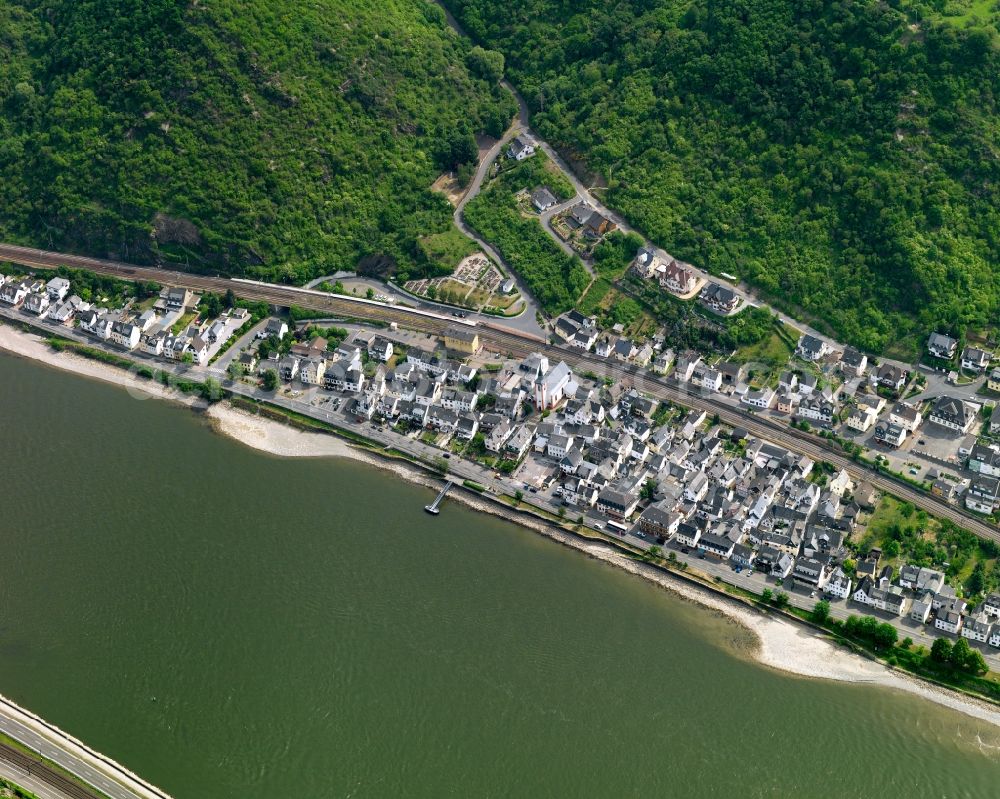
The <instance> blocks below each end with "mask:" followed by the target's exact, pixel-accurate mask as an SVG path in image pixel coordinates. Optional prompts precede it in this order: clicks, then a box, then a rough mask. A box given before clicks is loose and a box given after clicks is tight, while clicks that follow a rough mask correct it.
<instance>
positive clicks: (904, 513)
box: [853, 497, 998, 596]
mask: <svg viewBox="0 0 1000 799" xmlns="http://www.w3.org/2000/svg"><path fill="white" fill-rule="evenodd" d="M872 546H879V547H881V548H882V552H883V561H884V562H885V563H888V564H891V565H892V566H894V567H895V568H896V569H898V568H899V567H900V566H902V565H903V564H904V563H913V564H916V565H920V566H930V567H933V568H937V569H941V570H942V571H944V572H945V573H946V574H947V575H948V581H949V582H950V583H952V584H953V585H954V586H955V587H956V589H957V590H959V591H961V590H962V587H963V586H964V587H965V588H966V589H967V594H966V595H967V596H969V589H974V588H975V586H970V585H969V580H970V578H971V577H972V574H973V572H974V571H975V569H976V567H977V565H979V564H980V563H981V564H982V570H983V571H984V573H985V575H986V586H985V587H986V588H987V589H990V588H993V587H996V585H997V577H998V575H997V573H996V561H997V551H996V547H995V545H993V544H991V543H990V542H987V541H983V540H982V539H979V538H977V537H976V536H974V535H973V534H972V533H970V532H968V531H966V530H962V529H961V528H959V527H957V526H956V525H954V524H952V523H951V522H949V521H947V520H942V519H938V518H936V517H933V516H928V514H927V513H925V512H924V511H919V510H915V509H914V507H913V506H912V505H911V504H910V503H908V502H902V501H900V500H898V499H895V498H893V497H883V498H882V501H881V502H880V503H879V506H878V508H876V510H875V512H874V513H873V514H872V517H871V520H870V521H869V523H868V527H867V529H866V530H865V532H864V533H863V534H862V535H861V536H860V538H858V540H857V542H856V543H855V544H854V545H853V548H854V549H855V550H856V551H857V552H858V554H861V555H863V554H865V553H867V552H868V550H869V549H871V547H872ZM971 593H973V594H974V593H976V592H975V591H974V590H973V591H971Z"/></svg>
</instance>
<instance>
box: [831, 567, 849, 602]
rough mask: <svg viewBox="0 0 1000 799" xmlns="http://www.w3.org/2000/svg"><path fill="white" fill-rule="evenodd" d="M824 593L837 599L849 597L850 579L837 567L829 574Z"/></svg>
mask: <svg viewBox="0 0 1000 799" xmlns="http://www.w3.org/2000/svg"><path fill="white" fill-rule="evenodd" d="M826 592H827V593H828V594H829V595H830V596H833V597H836V598H837V599H847V597H849V596H850V595H851V578H850V577H848V576H847V575H846V574H844V571H843V569H841V568H840V567H839V566H838V567H837V568H835V569H834V570H833V571H832V572H831V573H830V578H829V579H828V580H827V582H826Z"/></svg>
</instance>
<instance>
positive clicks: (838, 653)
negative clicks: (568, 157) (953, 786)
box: [208, 403, 1000, 727]
mask: <svg viewBox="0 0 1000 799" xmlns="http://www.w3.org/2000/svg"><path fill="white" fill-rule="evenodd" d="M208 416H209V417H210V418H211V419H212V422H213V426H214V427H215V428H216V430H218V431H219V432H221V433H223V434H225V435H228V436H231V437H233V438H235V439H237V440H239V441H241V442H242V443H244V444H246V445H247V446H250V447H253V448H254V449H258V450H263V451H266V452H269V453H271V454H273V455H280V456H285V457H349V458H354V459H357V460H362V461H364V462H366V463H370V464H372V465H375V466H378V467H380V468H384V469H388V470H391V471H392V472H394V473H395V474H398V475H400V476H402V477H404V478H405V479H407V480H411V481H413V482H416V483H419V484H421V485H426V486H429V487H436V486H437V482H436V481H435V480H433V479H432V478H431V477H430V476H429V475H427V474H426V473H425V472H423V471H422V470H420V469H418V468H416V467H413V466H410V465H408V464H405V463H401V462H392V461H388V460H385V459H383V458H379V457H377V456H374V455H370V454H368V453H366V452H363V451H362V450H359V449H358V448H356V447H353V446H351V445H350V444H349V443H347V442H344V441H342V440H339V439H337V438H335V437H333V436H330V435H326V434H323V433H311V432H306V431H302V430H297V429H295V428H292V427H289V426H288V425H285V424H282V423H281V422H278V421H274V420H271V419H266V418H263V417H260V416H255V415H253V414H250V413H248V412H246V411H242V410H237V409H235V408H233V407H231V406H228V405H227V404H225V403H218V404H216V405H213V406H212V407H211V408H210V409H209V410H208ZM449 499H456V500H458V501H460V502H463V503H465V504H466V505H468V506H470V507H472V508H474V509H476V510H479V511H483V512H485V513H491V514H493V515H496V516H500V517H502V518H504V519H506V520H508V521H511V520H512V519H511V516H510V513H509V512H508V513H504V512H503V511H504V509H503V508H501V507H498V506H497V505H496V504H494V503H493V502H490V501H489V500H486V499H479V498H476V497H474V496H471V495H469V494H468V493H465V492H453V493H452V494H451V496H450V497H449ZM513 521H515V522H517V523H519V524H522V525H524V526H526V527H530V528H531V529H533V530H535V531H537V532H539V533H542V534H543V535H545V536H546V537H548V538H551V539H552V540H554V541H558V542H559V543H561V544H564V545H566V546H569V547H572V548H573V549H576V550H578V551H580V552H583V553H585V554H586V555H589V556H590V557H592V558H596V559H598V560H601V561H603V562H605V563H608V564H610V565H612V566H615V567H617V568H620V569H623V570H625V571H627V572H629V573H631V574H634V575H637V576H639V577H642V578H643V579H646V580H649V581H650V582H652V583H654V584H655V585H657V586H659V587H661V588H664V589H666V590H668V591H670V592H671V593H674V594H676V595H677V596H678V597H680V598H682V599H685V600H688V601H692V602H696V603H697V604H699V605H702V606H704V607H706V608H709V609H711V610H714V611H716V612H718V613H721V614H724V615H725V616H726V617H727V618H728V619H730V620H731V621H733V622H734V623H736V624H739V625H740V626H742V627H744V628H746V629H747V630H749V631H750V632H751V633H752V634H753V635H754V637H755V638H756V640H757V647H756V650H755V652H754V656H755V659H756V660H757V661H758V662H760V663H762V664H763V665H765V666H769V667H771V668H774V669H778V670H780V671H784V672H788V673H791V674H796V675H799V676H803V677H812V678H818V679H825V680H837V681H840V682H851V683H865V684H870V685H878V686H882V687H886V688H892V689H896V690H901V691H906V692H908V693H912V694H916V695H918V696H921V697H923V698H924V699H927V700H929V701H931V702H935V703H937V704H939V705H943V706H945V707H949V708H952V709H953V710H957V711H959V712H961V713H964V714H966V715H968V716H972V717H973V718H976V719H979V720H982V721H986V722H988V723H990V724H994V725H996V726H998V727H1000V709H998V708H996V707H994V706H992V705H990V704H989V703H987V702H980V701H977V700H976V699H973V698H971V697H966V696H963V695H961V694H958V693H955V692H952V691H948V690H946V689H942V688H938V687H936V686H934V685H931V684H930V683H926V682H924V681H922V680H919V679H917V678H915V677H910V676H908V675H907V674H905V673H903V672H899V671H895V670H892V669H889V668H887V667H885V666H883V665H882V664H881V663H878V662H876V661H874V660H868V659H867V658H864V657H861V656H859V655H856V654H854V653H852V652H849V651H847V650H845V649H842V648H840V647H838V646H837V645H835V644H834V643H833V642H831V641H829V640H828V639H826V638H825V637H823V636H822V635H820V634H819V633H817V632H815V631H813V630H811V629H809V628H808V627H805V626H802V625H799V624H795V623H793V622H791V621H787V620H785V619H782V618H779V617H775V616H772V615H770V614H767V613H763V612H760V611H757V610H755V609H753V608H751V607H748V606H747V605H744V604H743V603H742V602H739V601H737V600H735V599H729V598H727V597H725V596H721V595H719V594H717V593H715V592H713V591H711V590H709V589H708V588H700V587H698V586H694V585H691V584H690V583H688V582H686V581H684V580H681V579H679V578H677V577H675V576H673V575H671V574H670V573H668V572H664V571H662V570H661V569H657V568H654V567H652V566H650V565H648V564H645V563H640V562H637V561H634V560H632V559H630V558H628V557H626V556H625V555H623V554H621V553H620V552H619V551H617V550H616V549H614V548H613V547H611V546H609V545H606V544H603V543H600V542H596V541H595V542H589V541H585V540H581V539H580V538H578V537H576V536H574V535H571V534H569V533H567V532H565V531H563V530H560V529H558V528H557V527H554V526H552V525H548V524H546V523H545V522H543V521H541V520H537V519H531V518H528V517H526V516H519V517H518V518H517V519H514V520H513Z"/></svg>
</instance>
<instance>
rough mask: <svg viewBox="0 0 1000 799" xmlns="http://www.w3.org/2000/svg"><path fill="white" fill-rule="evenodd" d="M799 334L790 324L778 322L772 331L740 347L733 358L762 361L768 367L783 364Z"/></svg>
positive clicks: (747, 361) (753, 361)
mask: <svg viewBox="0 0 1000 799" xmlns="http://www.w3.org/2000/svg"><path fill="white" fill-rule="evenodd" d="M800 335H801V334H800V333H799V331H798V330H796V329H795V328H794V327H792V326H791V325H787V324H785V323H784V322H779V323H777V324H776V325H775V329H774V333H772V334H771V335H770V336H768V337H767V338H765V339H764V340H763V341H760V342H758V343H756V344H751V345H749V346H746V347H740V348H739V349H738V350H736V354H735V355H734V356H733V358H734V359H735V360H737V361H740V362H742V363H763V364H767V366H768V367H772V368H778V367H781V366H784V365H785V364H786V363H787V362H788V359H789V358H790V357H792V353H794V352H795V345H796V343H797V342H798V339H799V336H800Z"/></svg>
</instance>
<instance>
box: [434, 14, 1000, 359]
mask: <svg viewBox="0 0 1000 799" xmlns="http://www.w3.org/2000/svg"><path fill="white" fill-rule="evenodd" d="M447 4H448V5H449V7H450V8H452V9H453V11H454V12H455V14H456V16H457V17H458V18H459V20H460V21H461V22H462V24H463V25H464V26H465V27H466V29H467V30H468V32H469V33H470V35H472V36H473V37H474V38H476V39H477V40H478V41H479V42H480V43H481V44H483V45H484V46H487V47H491V48H495V49H498V50H500V51H502V52H503V53H504V54H505V56H506V58H507V70H508V74H509V76H510V77H511V78H512V80H513V81H514V82H515V83H516V84H517V85H518V87H519V89H520V90H521V91H522V93H523V95H524V96H525V99H526V100H527V102H528V103H529V105H530V106H531V110H532V122H533V125H534V126H535V127H536V128H537V129H538V131H539V132H540V133H541V135H543V136H544V137H546V138H547V139H549V140H550V141H551V142H552V143H553V144H555V145H556V146H558V147H560V148H562V149H563V150H564V151H566V152H568V153H569V154H571V155H575V156H578V157H579V158H580V159H582V161H583V162H584V163H585V164H586V165H587V167H589V168H590V169H592V170H593V171H594V172H596V173H599V174H600V175H602V176H603V177H604V179H605V180H606V181H607V183H608V190H607V193H606V198H607V200H608V201H609V202H610V204H612V205H614V206H616V207H617V208H619V209H620V210H622V211H623V212H624V213H625V215H626V216H627V217H628V218H629V219H630V220H632V221H634V222H635V223H636V224H637V225H638V226H639V227H640V228H641V229H643V230H645V232H647V233H648V234H649V235H650V236H651V237H652V238H653V239H654V240H656V241H657V242H658V243H660V244H662V245H664V246H666V247H667V248H669V249H670V250H671V251H672V252H674V253H675V254H676V255H678V256H680V257H683V258H685V259H686V260H690V261H692V262H694V263H697V264H699V265H702V266H705V267H707V268H709V269H711V270H713V271H715V272H730V273H733V274H736V275H739V276H740V277H741V278H745V279H747V280H749V281H750V282H752V283H754V284H756V285H757V286H759V287H760V288H761V289H762V290H763V292H764V293H765V295H766V296H768V297H770V298H771V299H772V300H774V301H775V302H777V303H778V304H780V305H783V306H784V307H785V308H787V309H789V310H791V311H793V312H802V311H804V312H805V313H806V314H807V315H809V316H810V317H812V318H818V319H820V320H822V322H821V323H825V324H826V325H827V326H828V328H829V329H831V330H832V331H833V332H835V333H837V334H838V335H839V336H840V337H841V338H843V339H845V340H848V341H850V342H853V343H855V344H859V345H861V346H864V347H866V348H869V349H872V350H883V349H886V348H890V349H892V348H893V347H894V346H895V345H896V344H897V343H898V341H899V340H900V339H901V338H903V337H905V336H907V335H908V334H914V335H917V334H922V333H923V331H925V330H927V329H929V328H940V329H942V330H952V331H953V332H959V331H960V330H961V329H962V328H965V327H967V326H978V325H982V324H983V323H987V322H994V321H995V320H996V316H997V312H998V307H1000V303H998V300H1000V268H998V261H1000V189H998V187H1000V165H998V161H997V158H998V147H1000V118H998V116H997V97H998V94H1000V57H998V46H997V41H996V32H995V29H994V27H993V25H994V24H995V19H996V15H995V14H994V16H993V20H994V22H992V23H991V22H988V19H989V9H987V8H986V6H988V5H990V4H989V3H983V2H979V0H977V2H975V3H969V2H968V0H965V1H964V4H963V0H954V2H952V3H951V4H950V5H948V7H947V8H946V9H945V8H944V4H943V3H934V4H931V3H927V4H924V3H919V2H903V3H901V2H900V0H889V2H888V3H883V2H868V1H865V2H861V1H860V0H841V1H840V2H829V1H827V2H824V0H620V1H619V2H615V3H606V2H603V0H576V2H573V3H566V2H564V1H563V0H510V2H508V3H506V4H504V5H503V6H502V10H498V7H497V6H496V4H495V3H492V2H487V0H447ZM966 6H968V13H964V11H963V9H965V7H966ZM945 13H947V14H948V15H949V16H945ZM968 24H971V27H969V28H966V27H964V26H965V25H968Z"/></svg>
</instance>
